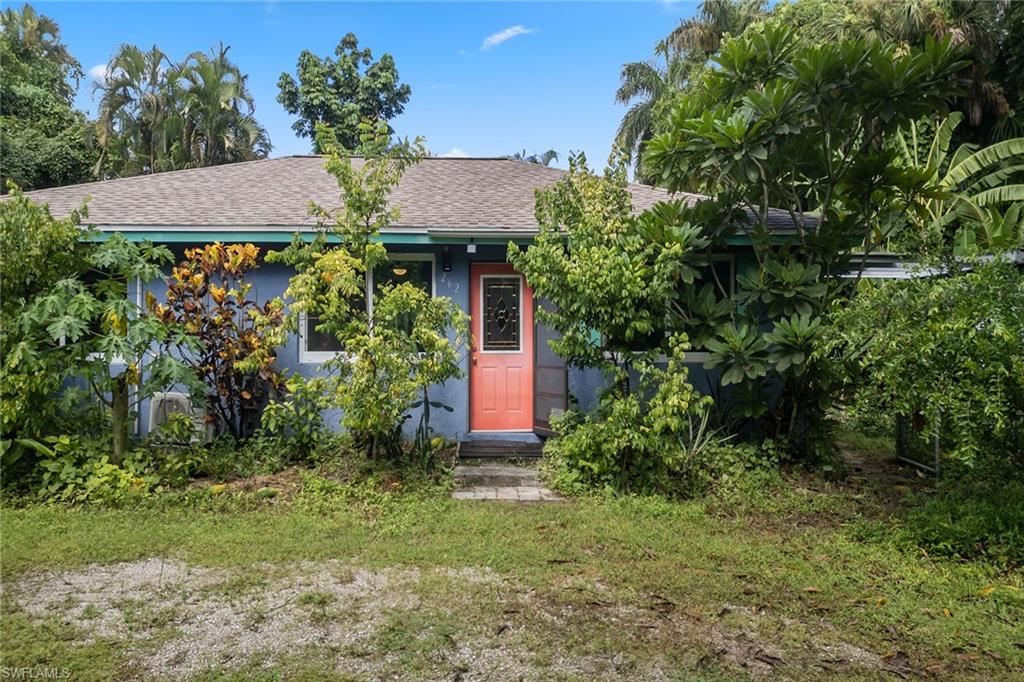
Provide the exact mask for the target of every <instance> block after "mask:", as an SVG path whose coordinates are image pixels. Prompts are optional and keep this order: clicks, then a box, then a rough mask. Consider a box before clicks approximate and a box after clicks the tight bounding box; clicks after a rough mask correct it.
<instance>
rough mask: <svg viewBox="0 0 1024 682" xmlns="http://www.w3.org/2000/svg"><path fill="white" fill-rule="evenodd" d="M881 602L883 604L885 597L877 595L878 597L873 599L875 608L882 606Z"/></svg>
mask: <svg viewBox="0 0 1024 682" xmlns="http://www.w3.org/2000/svg"><path fill="white" fill-rule="evenodd" d="M883 604H885V597H879V598H878V599H876V600H875V608H876V609H877V608H878V607H879V606H882V605H883Z"/></svg>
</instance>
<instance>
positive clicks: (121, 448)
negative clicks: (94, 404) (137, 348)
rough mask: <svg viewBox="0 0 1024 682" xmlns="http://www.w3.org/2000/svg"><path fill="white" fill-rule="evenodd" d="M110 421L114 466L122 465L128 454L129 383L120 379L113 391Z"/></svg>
mask: <svg viewBox="0 0 1024 682" xmlns="http://www.w3.org/2000/svg"><path fill="white" fill-rule="evenodd" d="M112 393H113V395H112V396H111V397H112V403H111V416H110V421H111V425H112V426H113V429H114V456H113V457H112V458H111V459H112V461H113V463H114V464H120V463H121V462H122V460H123V459H124V455H125V453H126V452H128V382H127V381H125V379H124V378H123V377H119V378H118V379H117V382H116V383H115V384H114V389H113V391H112Z"/></svg>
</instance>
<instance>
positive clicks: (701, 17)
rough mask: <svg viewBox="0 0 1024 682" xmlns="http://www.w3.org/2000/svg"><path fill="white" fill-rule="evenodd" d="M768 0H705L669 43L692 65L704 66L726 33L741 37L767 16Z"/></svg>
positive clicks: (679, 26)
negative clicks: (750, 27) (766, 2)
mask: <svg viewBox="0 0 1024 682" xmlns="http://www.w3.org/2000/svg"><path fill="white" fill-rule="evenodd" d="M764 6H765V2H764V0H704V2H702V3H701V4H700V9H698V11H697V15H696V16H695V17H693V18H690V19H684V20H683V21H681V22H679V25H678V26H677V27H676V28H675V29H674V30H673V31H672V32H671V33H670V34H669V35H668V38H666V42H667V43H668V44H669V45H670V46H671V47H673V48H674V49H675V50H676V51H678V52H679V53H680V54H682V55H683V56H684V58H685V59H686V60H687V61H689V62H690V63H691V64H692V65H703V64H705V63H706V62H707V60H709V59H710V58H711V57H712V55H714V54H715V53H716V52H718V49H719V48H720V47H721V45H722V41H723V40H724V39H725V38H726V36H730V35H731V36H738V35H740V34H741V33H743V31H745V30H746V28H747V27H748V26H750V25H751V24H753V23H754V22H756V21H758V20H759V19H763V18H764V17H765V14H766V13H765V9H764Z"/></svg>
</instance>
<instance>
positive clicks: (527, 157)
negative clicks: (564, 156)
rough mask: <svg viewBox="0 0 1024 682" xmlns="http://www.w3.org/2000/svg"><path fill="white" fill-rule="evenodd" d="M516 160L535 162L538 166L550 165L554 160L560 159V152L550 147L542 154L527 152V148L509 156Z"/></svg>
mask: <svg viewBox="0 0 1024 682" xmlns="http://www.w3.org/2000/svg"><path fill="white" fill-rule="evenodd" d="M508 158H510V159H513V160H514V161H525V162H526V163H535V164H537V165H538V166H550V165H551V162H552V161H558V152H556V151H555V150H554V149H549V150H547V151H546V152H543V153H541V154H527V153H526V150H525V149H524V150H522V151H520V152H516V153H515V154H513V155H512V156H510V157H508Z"/></svg>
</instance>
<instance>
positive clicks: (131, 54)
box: [94, 43, 174, 175]
mask: <svg viewBox="0 0 1024 682" xmlns="http://www.w3.org/2000/svg"><path fill="white" fill-rule="evenodd" d="M169 66H170V60H168V58H167V55H165V54H164V53H163V52H162V51H161V50H160V48H158V47H157V46H156V45H154V46H153V47H152V49H150V50H149V51H148V52H143V51H142V50H140V49H139V48H138V47H136V46H135V45H129V44H127V43H125V44H123V45H121V47H120V48H119V49H118V51H117V52H116V53H114V56H113V57H111V59H110V62H109V63H108V64H107V74H106V78H104V80H103V81H102V82H100V83H96V85H95V86H94V87H95V90H96V91H97V92H100V93H102V97H101V98H100V107H99V119H98V121H97V135H96V140H97V143H98V146H99V148H100V152H101V153H100V160H99V162H98V163H97V166H96V172H97V174H99V172H100V170H101V169H102V168H104V167H105V166H107V165H108V164H113V166H114V168H113V171H114V173H115V174H116V175H138V174H140V173H155V172H157V171H160V170H167V169H168V168H169V166H171V164H172V162H171V160H170V158H169V151H170V140H169V137H168V135H167V120H168V118H170V117H171V116H172V115H173V112H174V110H173V107H172V102H171V101H170V98H169V97H168V95H169V93H168V88H167V87H166V79H165V78H164V72H165V70H166V69H167V68H168V67H169Z"/></svg>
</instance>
